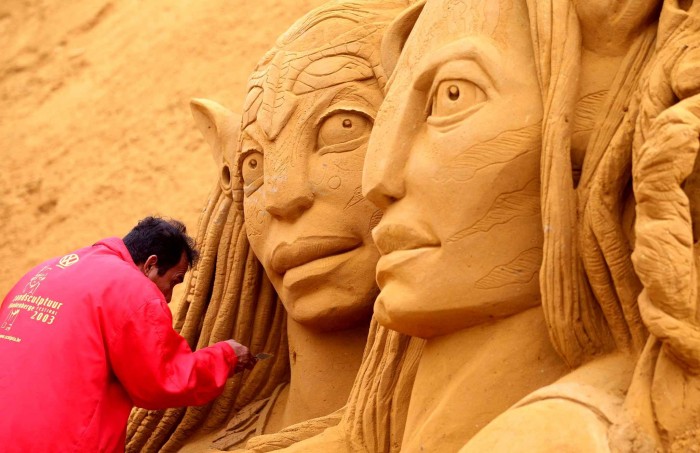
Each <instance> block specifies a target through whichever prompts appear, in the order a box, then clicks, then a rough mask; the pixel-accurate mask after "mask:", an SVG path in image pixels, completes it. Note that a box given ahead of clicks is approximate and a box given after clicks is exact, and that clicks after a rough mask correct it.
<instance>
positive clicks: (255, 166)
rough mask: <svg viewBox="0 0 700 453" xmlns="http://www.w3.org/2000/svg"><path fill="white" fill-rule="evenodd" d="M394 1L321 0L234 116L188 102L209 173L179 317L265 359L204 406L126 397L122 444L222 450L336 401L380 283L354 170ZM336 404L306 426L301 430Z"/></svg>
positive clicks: (379, 96) (201, 332)
mask: <svg viewBox="0 0 700 453" xmlns="http://www.w3.org/2000/svg"><path fill="white" fill-rule="evenodd" d="M405 7H406V4H405V3H400V2H395V3H390V2H362V3H356V2H330V3H328V4H326V5H324V6H323V7H321V8H318V9H316V10H314V11H312V12H310V13H309V14H308V15H306V16H305V17H303V18H302V19H300V20H299V21H298V22H297V23H296V24H294V25H293V26H292V27H291V28H290V30H288V31H287V32H286V33H285V34H283V35H282V36H281V37H280V38H279V39H278V41H277V43H276V44H275V47H274V48H273V49H272V50H271V51H269V52H268V53H267V54H266V55H265V56H264V57H263V58H262V60H261V61H260V63H259V64H258V67H257V68H256V70H255V72H254V73H253V74H252V76H251V78H250V80H249V84H248V95H247V97H246V101H245V105H244V106H243V110H242V117H238V116H237V115H235V114H233V113H232V112H230V111H229V110H227V109H226V108H224V107H222V106H220V105H218V104H216V103H214V102H212V101H207V100H196V101H193V104H192V110H193V114H194V117H195V121H196V123H197V125H198V126H199V128H200V130H201V131H202V132H203V134H204V136H205V138H206V140H207V142H208V143H209V144H210V145H211V147H212V149H213V150H214V156H215V160H216V161H217V162H218V164H219V166H220V169H221V177H220V180H219V181H218V182H217V184H216V187H215V188H214V190H213V192H212V194H211V196H210V199H209V201H208V203H207V206H206V207H205V209H204V211H203V214H202V217H201V220H200V225H199V230H198V231H199V232H200V236H199V238H198V242H199V243H200V244H203V249H204V253H203V257H202V260H201V262H200V264H199V265H198V266H197V268H196V269H195V271H194V272H193V274H192V276H191V277H190V280H189V281H188V282H187V283H186V285H187V294H186V297H185V301H184V303H183V304H182V305H181V309H180V311H179V313H178V314H177V315H176V317H175V318H176V327H177V328H179V329H180V330H181V332H182V334H183V335H184V336H185V337H186V338H187V339H188V340H189V341H190V342H191V344H193V345H197V346H203V345H206V344H209V343H211V342H215V341H218V339H219V338H224V337H225V338H228V337H234V338H237V339H239V341H241V342H243V343H248V344H250V347H251V350H252V351H253V352H255V353H257V352H263V351H265V352H269V353H272V354H274V357H273V358H272V359H270V360H266V361H263V362H260V364H259V365H258V366H256V368H255V369H254V370H253V371H252V372H251V373H247V372H246V373H245V374H244V375H243V376H242V377H241V378H238V377H237V378H234V379H233V380H232V381H231V382H230V383H229V386H228V387H227V389H226V391H225V393H224V395H222V396H221V397H219V398H218V399H217V400H216V401H215V402H214V403H212V404H210V405H208V406H204V407H196V408H178V409H171V410H168V411H145V410H136V411H134V413H133V414H132V418H131V422H130V426H129V431H128V434H127V436H128V445H127V450H128V451H159V450H160V451H176V450H177V449H180V448H181V447H182V446H183V444H185V443H188V445H185V447H184V448H183V451H202V450H203V449H206V448H208V445H209V444H211V443H212V442H213V445H215V446H217V447H218V448H222V449H228V448H234V447H235V446H237V445H241V444H242V443H243V441H245V440H246V439H247V438H248V437H250V436H252V435H256V434H262V433H270V432H272V433H274V432H276V431H278V430H279V429H281V428H283V427H286V426H288V425H291V424H294V423H298V422H301V421H304V420H307V419H312V418H314V417H319V416H322V415H326V414H330V413H333V412H334V411H336V410H338V409H340V408H341V407H342V406H343V405H344V404H345V402H346V400H347V398H348V393H349V391H350V388H351V386H352V383H353V380H354V378H355V375H356V373H357V371H358V368H359V365H360V362H361V358H362V353H363V350H364V347H365V343H366V339H367V335H368V325H369V321H370V317H371V312H372V306H373V304H374V299H375V297H376V295H377V292H378V289H377V287H376V283H375V279H374V271H375V264H376V262H377V259H378V258H379V253H378V251H377V249H376V247H375V246H374V243H373V240H372V237H371V231H372V228H373V227H374V226H375V225H376V223H377V222H378V221H379V218H380V217H381V212H380V211H379V210H378V209H377V207H376V206H374V205H372V204H371V203H369V202H368V201H367V200H365V199H364V197H363V196H362V193H361V187H360V182H361V175H362V166H363V161H364V154H365V151H366V148H367V141H368V139H369V134H370V131H371V129H372V126H373V123H374V117H375V115H376V111H377V110H378V108H379V105H380V104H381V101H382V100H383V96H384V93H383V89H384V86H385V84H386V80H387V77H386V74H385V72H384V70H383V69H382V66H381V62H380V60H379V56H380V51H379V45H380V43H381V38H382V32H383V31H384V28H385V27H386V26H387V25H388V24H389V22H390V20H391V19H392V18H393V17H394V16H395V15H396V14H397V13H399V12H400V11H401V10H402V9H404V8H405ZM278 299H279V302H278ZM340 413H341V412H338V413H336V414H334V415H331V416H330V417H326V418H324V419H322V420H320V421H314V422H312V423H310V424H309V425H306V426H307V428H308V429H307V430H304V431H303V435H304V437H308V436H310V435H312V434H314V433H316V432H320V431H321V430H323V429H324V428H326V427H328V426H330V425H333V424H336V423H337V422H338V421H339V420H340ZM293 440H295V439H294V438H292V439H290V442H291V441H293Z"/></svg>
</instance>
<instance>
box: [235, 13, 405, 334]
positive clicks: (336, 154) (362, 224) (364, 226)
mask: <svg viewBox="0 0 700 453" xmlns="http://www.w3.org/2000/svg"><path fill="white" fill-rule="evenodd" d="M329 5H330V6H325V7H323V8H324V9H319V10H318V11H316V12H312V13H310V14H309V15H307V16H306V17H305V18H303V19H302V20H300V21H299V22H298V23H297V24H295V25H294V26H293V27H292V28H291V29H290V31H288V32H287V33H285V34H284V35H283V36H282V37H281V38H280V39H279V40H278V42H277V44H276V48H275V49H273V50H272V51H270V52H268V54H267V55H266V56H265V57H264V58H263V60H262V61H261V63H260V64H259V66H258V68H257V70H256V71H255V72H254V73H253V75H252V76H251V79H250V81H249V87H248V95H247V97H246V102H245V106H244V111H243V118H242V122H241V132H240V134H241V135H240V139H239V148H238V153H237V156H236V161H235V163H234V166H235V168H236V170H235V173H236V175H235V176H234V179H235V181H234V182H238V183H239V184H240V188H241V189H242V204H243V209H244V214H245V221H246V231H247V234H248V238H249V241H250V244H251V246H252V248H253V250H254V252H255V254H256V256H257V257H258V258H259V259H260V262H261V263H262V265H263V267H264V268H265V271H266V273H267V275H268V277H269V278H270V280H271V281H272V283H273V285H274V287H275V289H276V290H277V292H278V294H279V295H280V298H281V300H282V302H283V304H284V305H285V308H286V309H287V312H288V315H289V316H290V317H291V318H292V319H293V320H295V321H297V322H299V323H302V324H304V325H306V326H307V327H310V328H313V329H317V330H339V329H344V328H350V327H353V326H355V325H357V324H358V323H360V322H365V321H367V320H368V319H369V316H370V315H371V311H372V305H373V303H374V298H375V296H376V294H377V292H378V289H377V287H376V283H375V280H374V269H375V264H376V262H377V259H378V258H379V254H378V252H377V249H376V247H375V246H374V243H373V240H372V236H371V230H372V228H373V227H374V226H375V225H376V223H377V222H378V220H379V218H380V216H381V213H380V212H379V211H378V209H377V208H376V207H375V206H373V205H372V204H371V203H370V202H368V201H367V200H365V199H364V197H363V196H362V193H361V187H360V183H361V174H362V166H363V163H364V157H365V152H366V149H367V141H368V139H369V135H370V132H371V130H372V127H373V124H374V118H375V115H376V111H377V109H378V108H379V105H380V104H381V102H382V100H383V91H382V87H383V85H384V83H385V76H384V73H383V71H382V70H381V64H380V62H379V61H378V59H379V44H380V42H381V33H380V32H381V30H382V27H383V26H384V25H386V24H388V23H389V21H390V19H391V18H392V17H393V15H394V14H395V13H397V12H398V11H399V10H400V9H398V8H397V9H395V10H393V11H392V10H391V9H390V8H387V6H386V5H380V4H377V5H375V6H377V8H376V11H373V10H372V7H371V6H368V5H369V3H367V4H362V5H360V4H358V5H353V4H342V3H330V4H329ZM329 37H332V38H331V39H330V40H329ZM234 196H235V194H234Z"/></svg>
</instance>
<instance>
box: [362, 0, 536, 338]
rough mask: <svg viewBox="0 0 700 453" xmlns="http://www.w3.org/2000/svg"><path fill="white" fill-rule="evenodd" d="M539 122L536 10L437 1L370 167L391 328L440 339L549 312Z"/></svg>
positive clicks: (406, 53)
mask: <svg viewBox="0 0 700 453" xmlns="http://www.w3.org/2000/svg"><path fill="white" fill-rule="evenodd" d="M541 121H542V102H541V98H540V90H539V86H538V82H537V75H536V72H535V65H534V60H533V51H532V45H531V41H530V33H529V28H528V17H527V11H526V9H525V5H524V1H520V0H515V1H508V0H502V1H500V2H499V1H493V0H482V1H470V0H463V1H460V0H429V1H428V2H427V5H426V6H425V9H424V10H423V12H422V14H421V16H420V18H419V20H418V22H417V23H416V26H415V28H414V29H413V31H412V32H411V35H410V37H409V39H408V41H407V42H406V45H405V47H404V50H403V53H402V55H401V58H400V59H399V61H398V63H397V68H396V70H395V79H394V80H393V83H392V85H391V88H390V90H389V93H388V95H387V98H386V100H385V103H384V104H383V106H382V109H381V110H380V112H379V114H378V116H377V125H376V126H375V131H374V133H373V136H372V140H371V141H370V146H369V151H368V156H367V162H366V163H365V174H364V181H363V187H364V190H365V193H366V196H367V197H368V198H369V199H370V200H371V201H373V202H374V203H375V204H377V205H378V206H379V207H381V208H382V210H383V211H384V217H383V219H382V220H381V222H380V223H379V225H378V226H377V228H376V229H375V230H374V233H373V234H374V239H375V242H376V244H377V247H378V248H379V250H380V252H381V255H382V256H381V259H380V260H379V263H378V265H377V282H378V283H379V287H380V289H381V293H380V295H379V297H378V299H377V303H376V305H375V314H376V316H377V318H378V320H379V321H380V322H381V323H383V324H384V325H386V326H388V327H390V328H392V329H396V330H399V331H401V332H404V333H408V334H411V335H415V336H421V337H425V338H428V337H432V336H436V335H443V334H447V333H450V332H453V331H456V330H459V329H462V328H465V327H468V326H471V325H475V324H478V323H483V322H486V321H489V320H492V319H495V318H498V317H504V316H508V315H511V314H514V313H516V312H519V311H521V310H523V309H525V308H527V307H530V306H533V305H536V304H537V303H539V300H538V297H539V286H538V278H537V275H538V269H539V265H540V261H541V247H542V245H541V243H542V232H541V229H542V226H541V222H540V210H539V157H540V141H541Z"/></svg>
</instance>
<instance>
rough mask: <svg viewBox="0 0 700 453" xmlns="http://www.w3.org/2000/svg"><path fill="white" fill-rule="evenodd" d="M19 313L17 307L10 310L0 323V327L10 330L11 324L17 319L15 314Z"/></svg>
mask: <svg viewBox="0 0 700 453" xmlns="http://www.w3.org/2000/svg"><path fill="white" fill-rule="evenodd" d="M18 314H19V308H18V309H17V310H10V313H9V314H8V315H7V318H5V322H3V323H2V326H0V329H3V330H8V331H9V330H10V329H12V324H14V323H15V321H16V320H17V315H18Z"/></svg>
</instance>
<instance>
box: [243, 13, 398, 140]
mask: <svg viewBox="0 0 700 453" xmlns="http://www.w3.org/2000/svg"><path fill="white" fill-rule="evenodd" d="M367 14H368V13H367V12H362V13H361V14H360V13H359V12H357V11H352V10H351V11H342V14H340V13H339V12H338V11H326V12H323V14H316V15H312V16H311V17H309V18H306V19H305V20H302V21H301V22H300V23H298V24H296V25H295V26H294V27H292V29H291V30H290V31H289V32H288V33H286V34H285V35H283V36H282V37H281V38H280V39H279V40H278V42H277V47H276V48H275V49H273V50H271V51H270V52H268V54H267V55H266V56H265V57H264V58H263V60H262V61H261V63H260V64H259V66H258V69H257V70H256V71H255V72H254V73H253V75H252V76H251V78H250V81H249V83H248V95H247V97H246V101H245V104H244V108H243V118H242V120H243V123H242V127H243V128H244V129H245V128H246V127H247V126H249V125H250V124H251V123H253V122H256V121H257V123H258V126H259V127H260V129H261V130H262V132H263V133H264V134H265V135H266V136H267V138H268V139H269V140H274V139H275V137H276V136H277V135H278V134H279V133H280V131H281V130H282V129H283V128H284V126H285V124H286V123H287V122H288V121H289V119H290V117H291V116H292V115H293V114H294V111H295V110H296V109H297V107H298V105H299V98H300V96H304V95H307V94H313V93H314V92H316V91H320V90H324V89H326V88H329V87H332V86H336V85H339V84H342V83H347V82H353V81H362V80H368V79H371V78H376V79H377V80H378V81H380V83H381V84H383V83H384V80H383V79H384V74H383V72H382V70H381V67H380V60H379V44H380V41H381V31H382V27H383V26H384V25H385V22H386V19H384V18H382V17H381V16H371V17H369V18H368V17H364V16H365V15H367ZM363 21H364V22H363Z"/></svg>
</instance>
